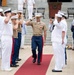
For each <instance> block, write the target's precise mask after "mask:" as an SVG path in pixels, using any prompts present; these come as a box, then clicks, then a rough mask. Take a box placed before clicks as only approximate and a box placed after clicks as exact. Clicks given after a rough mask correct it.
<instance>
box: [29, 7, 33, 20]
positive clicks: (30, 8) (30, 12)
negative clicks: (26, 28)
mask: <svg viewBox="0 0 74 75" xmlns="http://www.w3.org/2000/svg"><path fill="white" fill-rule="evenodd" d="M32 13H33V6H28V17H29V19H32Z"/></svg>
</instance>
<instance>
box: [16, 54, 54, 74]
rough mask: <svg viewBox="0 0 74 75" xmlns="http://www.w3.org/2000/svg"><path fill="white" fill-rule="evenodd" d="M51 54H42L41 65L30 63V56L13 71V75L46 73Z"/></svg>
mask: <svg viewBox="0 0 74 75" xmlns="http://www.w3.org/2000/svg"><path fill="white" fill-rule="evenodd" d="M52 56H53V55H43V56H42V57H43V59H42V63H41V65H37V63H35V64H33V63H32V59H33V58H32V57H30V58H29V59H28V60H27V61H26V62H25V63H24V64H23V65H22V66H21V67H20V68H19V70H18V71H17V72H16V73H15V75H46V72H47V69H48V67H49V64H50V61H51V59H52Z"/></svg>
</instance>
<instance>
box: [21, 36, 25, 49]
mask: <svg viewBox="0 0 74 75" xmlns="http://www.w3.org/2000/svg"><path fill="white" fill-rule="evenodd" d="M24 42H25V35H22V39H21V48H24Z"/></svg>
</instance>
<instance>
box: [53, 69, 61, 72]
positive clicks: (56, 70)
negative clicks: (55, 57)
mask: <svg viewBox="0 0 74 75" xmlns="http://www.w3.org/2000/svg"><path fill="white" fill-rule="evenodd" d="M52 72H62V70H55V69H53V70H52Z"/></svg>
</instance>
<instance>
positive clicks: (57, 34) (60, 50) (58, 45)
mask: <svg viewBox="0 0 74 75" xmlns="http://www.w3.org/2000/svg"><path fill="white" fill-rule="evenodd" d="M54 25H55V27H54V30H53V31H52V35H51V41H52V46H53V51H54V57H55V67H54V69H53V70H52V72H62V68H63V65H64V64H63V61H64V60H63V59H64V58H65V50H64V47H63V46H64V43H65V39H66V32H67V31H66V28H65V26H64V24H63V22H62V15H60V14H57V15H56V17H55V21H54ZM63 32H65V35H64V34H63ZM63 57H64V58H63Z"/></svg>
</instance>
